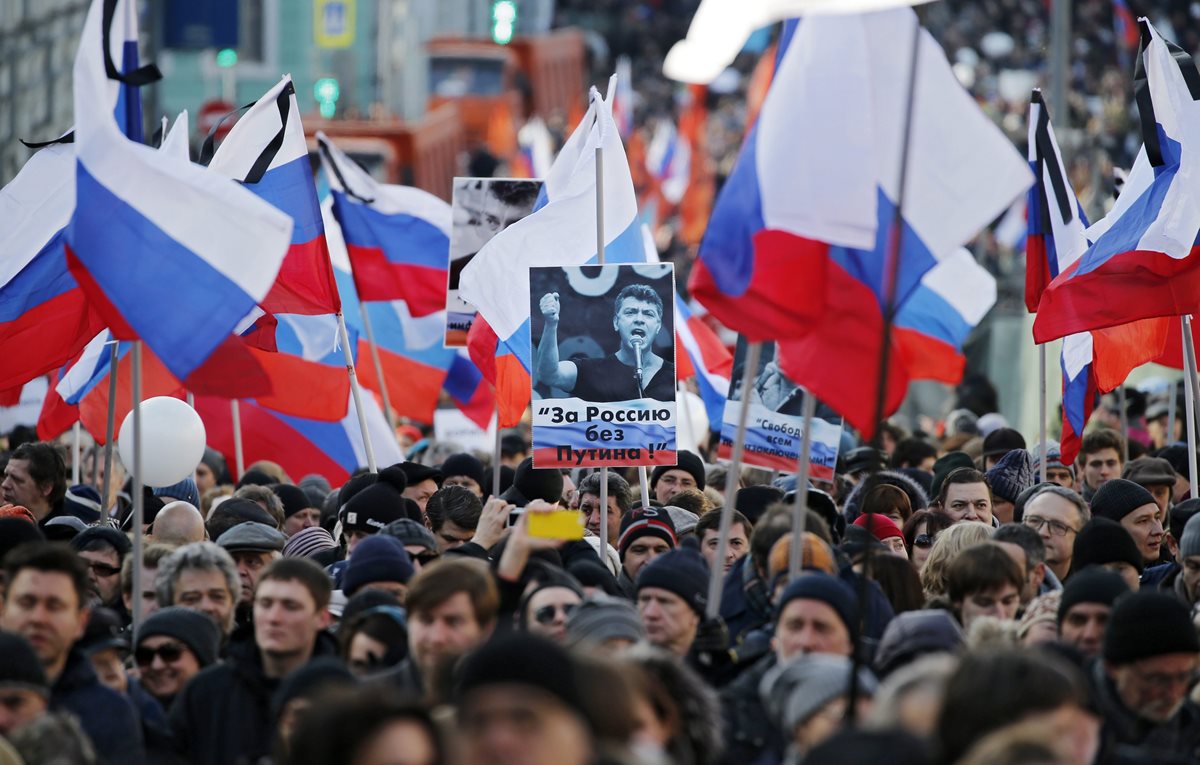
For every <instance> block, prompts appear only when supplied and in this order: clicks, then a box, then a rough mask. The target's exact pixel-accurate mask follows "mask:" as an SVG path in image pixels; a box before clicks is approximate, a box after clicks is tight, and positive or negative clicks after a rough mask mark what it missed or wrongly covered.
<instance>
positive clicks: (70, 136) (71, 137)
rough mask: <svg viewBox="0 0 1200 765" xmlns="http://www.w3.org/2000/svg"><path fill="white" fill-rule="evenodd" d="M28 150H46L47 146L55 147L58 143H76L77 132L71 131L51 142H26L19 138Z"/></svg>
mask: <svg viewBox="0 0 1200 765" xmlns="http://www.w3.org/2000/svg"><path fill="white" fill-rule="evenodd" d="M17 140H19V141H20V142H21V143H23V144H24V145H25V146H26V147H27V148H30V149H44V148H46V147H47V146H53V145H54V144H56V143H75V131H74V130H71V131H69V132H67V133H65V134H64V135H61V136H59V137H58V138H52V139H50V140H49V141H26V140H25V139H24V138H18V139H17Z"/></svg>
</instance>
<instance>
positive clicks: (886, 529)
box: [854, 513, 904, 542]
mask: <svg viewBox="0 0 1200 765" xmlns="http://www.w3.org/2000/svg"><path fill="white" fill-rule="evenodd" d="M868 518H870V519H871V533H872V534H874V535H875V538H876V539H878V540H879V541H880V542H882V541H884V540H885V539H891V538H892V537H903V536H904V532H902V531H901V530H900V527H899V526H897V525H896V522H895V521H893V520H892V519H891V518H889V517H887V516H886V515H880V514H879V513H871V514H870V515H860V516H858V518H857V520H855V521H854V525H855V526H861V527H863V528H866V526H867V519H868Z"/></svg>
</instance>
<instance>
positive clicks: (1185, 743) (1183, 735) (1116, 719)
mask: <svg viewBox="0 0 1200 765" xmlns="http://www.w3.org/2000/svg"><path fill="white" fill-rule="evenodd" d="M1089 670H1090V671H1089V675H1090V677H1089V679H1090V680H1091V684H1092V691H1093V693H1092V696H1093V698H1094V699H1095V702H1096V706H1097V708H1098V709H1099V710H1100V714H1101V715H1102V716H1103V717H1104V727H1103V729H1102V732H1101V742H1102V746H1101V751H1100V756H1098V757H1097V758H1096V761H1097V762H1102V763H1133V762H1154V763H1158V765H1172V764H1174V763H1180V764H1181V763H1185V762H1186V763H1194V762H1197V761H1198V760H1200V706H1197V705H1196V704H1195V703H1193V702H1192V701H1190V700H1185V701H1184V702H1183V706H1182V707H1181V708H1180V709H1179V711H1178V712H1176V713H1175V716H1174V717H1173V718H1171V720H1170V721H1168V722H1165V723H1162V724H1157V723H1153V722H1150V721H1148V720H1144V719H1142V718H1140V717H1138V716H1137V715H1135V714H1133V713H1132V712H1130V711H1129V710H1128V709H1127V708H1126V707H1125V705H1124V704H1123V703H1121V699H1120V697H1119V696H1118V695H1117V689H1116V688H1115V687H1114V686H1113V682H1112V680H1111V679H1110V678H1109V677H1108V674H1107V673H1106V672H1105V671H1104V663H1103V661H1102V660H1100V659H1095V660H1093V662H1092V664H1091V666H1090V667H1089Z"/></svg>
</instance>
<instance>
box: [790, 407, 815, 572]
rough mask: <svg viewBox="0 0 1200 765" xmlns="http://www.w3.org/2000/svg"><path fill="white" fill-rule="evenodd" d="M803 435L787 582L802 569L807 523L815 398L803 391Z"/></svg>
mask: <svg viewBox="0 0 1200 765" xmlns="http://www.w3.org/2000/svg"><path fill="white" fill-rule="evenodd" d="M801 409H802V410H803V412H804V434H803V436H802V437H801V440H800V465H799V467H798V470H797V474H796V503H795V504H794V505H793V506H792V549H791V550H789V551H788V553H789V554H788V580H789V581H790V580H792V579H794V578H796V576H798V575H799V574H800V569H802V568H803V567H804V532H805V526H806V525H807V522H808V473H809V464H808V462H809V456H810V455H811V454H812V422H813V415H814V414H815V413H816V409H817V398H816V396H814V395H813V394H811V393H809V392H808V391H807V390H806V391H804V403H803V404H801Z"/></svg>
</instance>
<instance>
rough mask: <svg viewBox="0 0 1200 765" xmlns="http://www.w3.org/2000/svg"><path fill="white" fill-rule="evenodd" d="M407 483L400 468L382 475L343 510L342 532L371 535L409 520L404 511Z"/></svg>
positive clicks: (394, 468)
mask: <svg viewBox="0 0 1200 765" xmlns="http://www.w3.org/2000/svg"><path fill="white" fill-rule="evenodd" d="M407 486H408V481H407V479H406V478H405V476H404V471H403V470H400V468H398V467H397V466H395V465H393V466H391V467H385V468H384V469H383V470H380V471H379V480H378V481H376V482H375V483H373V484H371V485H370V486H368V487H366V488H365V489H363V490H362V491H360V492H358V493H357V494H355V495H354V497H353V498H351V500H350V501H349V502H347V503H346V505H345V507H344V508H343V511H342V512H343V516H342V529H343V530H345V531H367V532H369V533H371V534H374V533H375V532H377V531H379V530H380V529H382V528H383V527H384V526H386V525H388V524H389V523H391V522H392V521H395V520H399V519H400V518H406V517H408V516H407V514H406V512H405V507H404V494H403V492H404V489H405V488H407Z"/></svg>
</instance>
